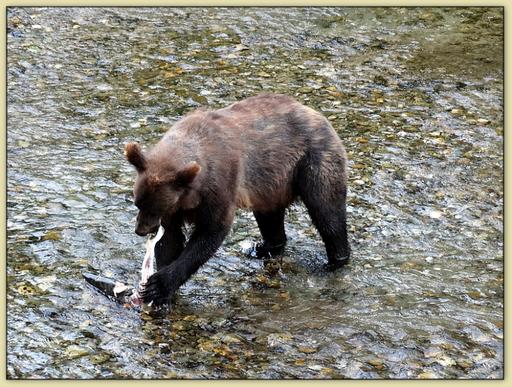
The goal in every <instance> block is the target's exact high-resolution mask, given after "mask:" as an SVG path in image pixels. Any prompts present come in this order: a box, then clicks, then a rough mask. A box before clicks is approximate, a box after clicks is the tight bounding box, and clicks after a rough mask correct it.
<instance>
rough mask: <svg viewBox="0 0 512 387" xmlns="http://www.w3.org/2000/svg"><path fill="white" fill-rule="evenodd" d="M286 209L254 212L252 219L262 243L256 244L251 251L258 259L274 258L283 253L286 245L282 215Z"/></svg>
mask: <svg viewBox="0 0 512 387" xmlns="http://www.w3.org/2000/svg"><path fill="white" fill-rule="evenodd" d="M285 211H286V208H280V209H278V210H275V211H271V212H259V211H254V212H253V214H254V217H255V218H256V222H257V223H258V228H259V229H260V232H261V236H262V238H263V241H262V242H260V243H258V244H256V247H255V249H254V250H253V251H251V252H255V253H256V256H257V257H258V258H265V257H269V256H276V255H279V254H281V253H282V252H283V250H284V246H285V244H286V234H285V231H284V214H285Z"/></svg>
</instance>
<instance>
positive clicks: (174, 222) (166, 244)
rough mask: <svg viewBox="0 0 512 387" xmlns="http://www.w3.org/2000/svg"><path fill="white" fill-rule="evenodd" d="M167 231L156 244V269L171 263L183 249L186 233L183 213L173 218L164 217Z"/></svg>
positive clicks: (163, 221)
mask: <svg viewBox="0 0 512 387" xmlns="http://www.w3.org/2000/svg"><path fill="white" fill-rule="evenodd" d="M162 226H163V227H164V229H165V233H164V235H163V236H162V239H160V240H159V241H158V243H157V244H156V246H155V260H156V269H157V270H160V269H162V268H163V267H164V266H167V265H170V264H171V263H172V262H173V261H175V260H176V259H177V258H178V257H179V256H180V254H181V252H182V251H183V248H184V246H185V235H183V230H182V227H183V218H182V216H181V214H179V213H178V214H175V215H173V216H172V217H171V218H164V219H162Z"/></svg>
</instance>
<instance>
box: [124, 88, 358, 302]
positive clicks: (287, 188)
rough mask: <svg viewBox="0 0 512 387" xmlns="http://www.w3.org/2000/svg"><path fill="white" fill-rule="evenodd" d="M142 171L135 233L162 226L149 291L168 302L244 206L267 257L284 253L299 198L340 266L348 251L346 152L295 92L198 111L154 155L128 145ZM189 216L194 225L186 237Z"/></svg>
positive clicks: (146, 294)
mask: <svg viewBox="0 0 512 387" xmlns="http://www.w3.org/2000/svg"><path fill="white" fill-rule="evenodd" d="M125 154H126V157H127V159H128V161H129V162H130V163H131V164H133V165H134V166H135V168H136V170H137V178H136V182H135V187H134V199H135V205H136V206H137V208H138V209H139V213H138V216H137V225H136V229H135V232H136V233H137V234H138V235H142V236H144V235H147V234H149V233H154V232H156V231H157V229H158V227H159V225H160V224H161V225H162V226H163V227H164V229H165V233H164V235H163V237H162V239H161V240H160V241H159V242H158V243H157V245H156V247H155V256H156V264H157V272H156V273H154V274H153V275H152V276H151V277H150V279H149V281H148V283H147V285H146V287H145V289H144V291H143V292H142V294H141V296H142V299H143V301H144V302H145V303H150V302H153V304H154V305H162V304H165V303H167V302H168V301H169V300H170V298H171V296H172V295H173V294H174V293H175V292H176V290H177V289H178V288H179V287H180V286H181V285H182V284H183V283H184V282H185V281H186V280H187V279H188V278H189V277H190V276H191V275H192V274H194V273H195V272H196V271H197V270H198V269H199V267H200V266H201V265H203V264H204V263H205V262H206V261H207V260H208V259H209V258H210V257H211V256H212V255H213V254H214V253H215V251H216V250H217V249H218V248H219V246H220V245H221V244H222V241H223V240H224V238H225V237H226V235H227V234H228V232H229V230H230V227H231V224H232V223H233V217H234V215H235V210H236V208H247V209H250V210H252V211H253V213H254V217H255V218H256V222H257V223H258V227H259V229H260V232H261V235H262V242H261V243H259V244H258V245H257V247H256V254H257V255H258V256H259V257H264V256H267V255H269V254H270V255H275V254H279V253H281V252H282V250H283V248H284V245H285V243H286V235H285V230H284V215H285V210H286V208H287V207H288V206H289V205H290V204H291V203H292V202H293V201H294V200H296V199H298V198H300V199H301V200H302V202H303V203H304V205H305V206H306V208H307V210H308V213H309V215H310V216H311V219H312V221H313V224H314V225H315V227H316V228H317V230H318V232H319V233H320V236H321V237H322V240H323V242H324V244H325V248H326V250H327V258H328V265H329V267H330V268H337V267H340V266H342V265H343V264H345V263H346V262H347V261H348V258H349V255H350V248H349V243H348V240H347V226H346V193H347V156H346V152H345V149H344V147H343V144H342V142H341V140H340V138H339V137H338V135H337V134H336V132H335V131H334V129H333V128H332V126H331V125H330V124H329V122H328V121H327V119H325V117H323V116H322V115H321V114H320V113H318V112H316V111H314V110H313V109H311V108H309V107H306V106H304V105H302V104H300V103H298V102H297V101H295V100H294V99H293V98H291V97H288V96H285V95H278V94H262V95H258V96H255V97H251V98H247V99H245V100H243V101H240V102H236V103H233V104H232V105H230V106H228V107H226V108H223V109H220V110H213V111H208V110H196V111H194V112H192V113H190V114H188V115H186V116H185V117H183V118H182V119H181V120H179V121H178V122H177V123H176V124H175V125H173V126H172V128H171V129H170V130H169V131H168V132H167V133H166V134H165V135H164V136H163V138H162V139H161V140H160V141H159V142H158V143H157V144H156V145H155V147H153V148H152V149H151V150H150V151H149V152H147V153H143V152H142V151H141V148H140V146H139V145H138V144H136V143H129V144H127V145H126V150H125ZM185 223H188V224H192V225H193V232H192V234H191V236H190V238H189V240H188V242H187V243H185V242H186V240H185V239H186V238H185V236H184V234H183V225H184V224H185Z"/></svg>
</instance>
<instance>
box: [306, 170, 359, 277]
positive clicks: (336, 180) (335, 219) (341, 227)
mask: <svg viewBox="0 0 512 387" xmlns="http://www.w3.org/2000/svg"><path fill="white" fill-rule="evenodd" d="M324 162H325V161H324ZM341 168H343V164H341V163H339V162H337V163H331V164H330V165H325V164H324V165H320V166H314V165H312V166H311V165H310V166H308V167H307V168H305V171H306V172H305V173H302V174H301V176H300V179H299V187H300V188H299V189H300V196H301V199H302V201H303V202H304V205H305V206H306V208H307V210H308V213H309V216H310V217H311V220H312V222H313V224H314V225H315V227H316V229H317V230H318V232H319V234H320V236H321V238H322V240H323V242H324V244H325V249H326V252H327V258H328V266H329V268H330V269H337V268H339V267H341V266H343V265H345V264H346V263H347V262H348V260H349V257H350V246H349V243H348V236H347V221H346V217H347V215H346V214H347V213H346V196H347V189H346V182H345V178H344V176H343V175H339V174H338V173H337V172H336V171H339V170H342V169H341Z"/></svg>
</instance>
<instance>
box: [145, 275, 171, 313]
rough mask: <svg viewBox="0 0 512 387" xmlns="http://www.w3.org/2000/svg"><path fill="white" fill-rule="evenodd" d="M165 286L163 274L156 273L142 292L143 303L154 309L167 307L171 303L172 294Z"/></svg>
mask: <svg viewBox="0 0 512 387" xmlns="http://www.w3.org/2000/svg"><path fill="white" fill-rule="evenodd" d="M165 285H166V281H165V278H164V276H163V275H162V273H160V272H156V273H154V274H153V275H152V276H151V277H149V279H148V282H147V283H146V284H145V285H144V286H143V287H142V289H141V290H140V293H139V294H140V298H141V299H142V302H143V303H144V304H148V305H150V306H154V307H160V306H163V305H166V304H167V303H168V302H169V296H170V294H169V290H168V289H167V286H165Z"/></svg>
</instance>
